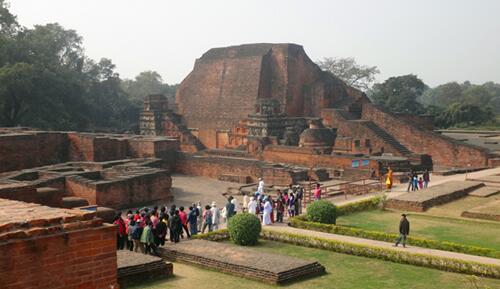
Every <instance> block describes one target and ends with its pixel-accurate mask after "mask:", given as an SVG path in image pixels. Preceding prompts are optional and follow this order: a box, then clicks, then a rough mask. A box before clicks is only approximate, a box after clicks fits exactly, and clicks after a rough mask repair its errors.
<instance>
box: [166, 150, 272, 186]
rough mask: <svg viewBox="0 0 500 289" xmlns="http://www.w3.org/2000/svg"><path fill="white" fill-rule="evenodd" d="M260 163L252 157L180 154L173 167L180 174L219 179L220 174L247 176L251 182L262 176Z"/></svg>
mask: <svg viewBox="0 0 500 289" xmlns="http://www.w3.org/2000/svg"><path fill="white" fill-rule="evenodd" d="M262 165H263V163H262V162H260V161H258V160H252V159H235V158H222V157H217V156H215V157H214V156H193V155H190V154H180V156H179V159H178V160H177V164H176V168H175V169H176V172H178V173H181V174H186V175H193V176H205V177H209V178H214V179H219V177H220V176H221V175H234V176H242V177H247V176H248V177H250V181H251V182H257V180H258V178H259V177H261V176H262V168H261V167H262Z"/></svg>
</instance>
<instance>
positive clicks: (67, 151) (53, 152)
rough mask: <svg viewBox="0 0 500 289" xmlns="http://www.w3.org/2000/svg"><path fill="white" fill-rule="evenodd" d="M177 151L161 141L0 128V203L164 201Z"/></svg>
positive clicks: (168, 193) (110, 204)
mask: <svg viewBox="0 0 500 289" xmlns="http://www.w3.org/2000/svg"><path fill="white" fill-rule="evenodd" d="M177 150H178V141H177V140H175V139H171V138H165V137H145V136H133V135H112V134H90V133H75V132H43V131H33V130H28V129H20V128H17V129H16V128H13V129H3V130H2V132H1V133H0V164H1V166H0V170H1V171H3V173H0V198H6V199H12V200H19V201H25V202H31V203H39V204H44V205H47V206H53V207H74V206H85V205H97V206H102V207H110V208H113V209H119V208H130V207H133V206H137V205H140V204H146V203H151V202H154V201H169V200H171V199H172V196H171V191H170V190H171V185H172V180H171V177H170V174H171V171H172V170H173V169H174V165H175V159H176V151H177Z"/></svg>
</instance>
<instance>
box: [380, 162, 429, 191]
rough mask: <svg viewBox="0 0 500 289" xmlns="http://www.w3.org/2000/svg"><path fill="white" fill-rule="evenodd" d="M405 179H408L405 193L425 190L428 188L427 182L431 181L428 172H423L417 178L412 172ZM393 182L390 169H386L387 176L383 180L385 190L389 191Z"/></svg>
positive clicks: (415, 173) (414, 172)
mask: <svg viewBox="0 0 500 289" xmlns="http://www.w3.org/2000/svg"><path fill="white" fill-rule="evenodd" d="M407 178H408V188H407V189H406V191H407V192H409V191H418V190H422V189H426V188H427V187H428V186H429V182H430V181H431V178H430V173H429V170H425V172H424V173H423V174H422V176H419V175H418V173H417V172H416V171H413V170H412V171H411V172H409V173H408V174H407ZM393 182H394V180H393V171H392V169H391V167H389V168H388V169H387V175H386V178H385V185H386V188H387V190H389V191H390V190H391V189H392V186H393Z"/></svg>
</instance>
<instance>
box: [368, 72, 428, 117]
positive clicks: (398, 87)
mask: <svg viewBox="0 0 500 289" xmlns="http://www.w3.org/2000/svg"><path fill="white" fill-rule="evenodd" d="M426 89H427V86H426V85H425V83H424V82H423V81H422V80H420V79H419V78H418V77H417V76H416V75H413V74H408V75H403V76H396V77H391V78H389V79H387V80H386V81H384V82H383V83H377V84H375V85H373V90H372V92H371V97H372V98H373V100H374V101H375V103H376V104H379V105H381V106H383V107H385V108H386V109H389V110H391V111H393V112H407V113H422V112H423V111H424V109H423V106H422V105H421V104H420V103H419V102H418V101H417V99H418V98H419V97H420V96H421V95H422V94H423V92H424V91H425V90H426Z"/></svg>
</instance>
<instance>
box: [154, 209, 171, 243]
mask: <svg viewBox="0 0 500 289" xmlns="http://www.w3.org/2000/svg"><path fill="white" fill-rule="evenodd" d="M167 222H168V220H167V218H166V217H165V216H161V217H160V219H159V220H158V224H156V229H155V231H154V233H155V245H156V247H159V246H164V245H165V238H166V237H167Z"/></svg>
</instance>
